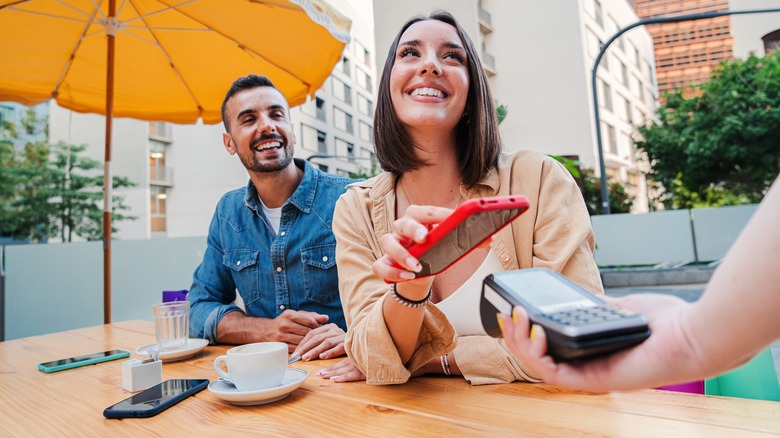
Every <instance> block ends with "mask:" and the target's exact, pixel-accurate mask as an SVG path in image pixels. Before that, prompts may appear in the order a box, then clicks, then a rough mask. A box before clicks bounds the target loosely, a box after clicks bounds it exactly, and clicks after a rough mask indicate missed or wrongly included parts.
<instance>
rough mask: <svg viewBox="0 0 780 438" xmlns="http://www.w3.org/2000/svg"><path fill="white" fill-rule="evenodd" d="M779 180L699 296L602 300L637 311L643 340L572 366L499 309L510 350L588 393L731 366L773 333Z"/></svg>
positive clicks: (777, 331)
mask: <svg viewBox="0 0 780 438" xmlns="http://www.w3.org/2000/svg"><path fill="white" fill-rule="evenodd" d="M778 224H780V178H778V179H777V180H775V182H774V184H773V185H772V188H771V189H770V191H769V193H768V194H767V195H766V197H765V198H764V200H763V201H762V203H761V205H760V206H759V208H758V209H757V211H756V213H755V214H754V215H753V218H752V219H751V220H750V222H749V223H748V225H747V226H746V227H745V229H744V230H743V231H742V233H741V234H740V236H739V238H738V239H737V241H736V242H735V243H734V245H733V246H732V248H731V249H730V250H729V252H728V253H727V254H726V257H725V258H724V260H723V263H722V264H721V265H720V266H719V267H718V269H717V270H716V271H715V274H714V275H713V277H712V279H711V280H710V282H709V284H708V285H707V289H706V290H705V292H704V294H703V295H702V297H701V299H700V300H699V301H697V302H696V303H694V304H687V303H685V302H683V301H682V300H678V299H676V298H673V297H668V296H659V295H652V294H647V295H630V296H627V297H624V298H622V299H609V300H608V301H610V302H611V303H613V304H616V305H618V306H620V307H625V308H627V309H631V310H634V311H636V312H639V313H642V314H644V315H645V316H646V317H647V318H648V320H649V321H650V328H651V330H652V331H653V334H652V335H651V336H650V338H649V339H647V340H646V341H645V342H644V343H642V344H640V345H638V346H636V347H634V348H631V349H629V350H625V351H621V352H619V353H616V354H613V355H610V356H607V357H603V358H598V359H594V360H590V361H587V362H583V363H578V364H576V365H573V364H567V363H555V362H554V361H553V360H552V358H551V357H549V356H546V355H545V352H546V348H547V344H546V336H545V335H544V332H543V330H538V329H539V327H536V328H535V329H534V334H535V336H533V340H531V339H529V332H530V327H529V323H528V318H527V316H526V314H525V312H524V311H523V309H521V308H519V307H518V308H515V313H514V314H513V316H514V320H515V322H513V318H510V317H508V316H506V315H499V318H500V320H501V322H502V324H503V328H504V330H503V333H504V338H505V339H506V341H507V344H508V345H509V347H510V349H511V350H512V352H513V353H514V354H515V355H516V356H517V357H518V358H519V359H520V360H521V361H522V362H523V363H525V364H526V365H527V366H529V368H531V369H530V370H529V371H530V372H531V373H533V374H534V375H536V376H538V377H540V378H542V379H544V380H545V381H546V382H547V383H551V384H555V385H560V386H565V387H569V388H574V389H585V390H591V391H609V390H629V389H640V388H648V387H654V386H659V385H663V384H669V383H679V382H684V381H690V380H695V379H701V378H703V377H709V376H714V375H717V374H720V373H723V372H725V371H728V370H730V369H732V368H735V367H737V366H739V365H741V364H743V363H745V362H746V361H748V360H749V359H750V358H751V357H752V356H754V355H755V354H756V353H758V352H759V351H760V350H761V349H763V348H765V347H766V346H767V345H769V344H770V343H772V342H773V341H774V340H776V339H778V338H780V319H778V318H777V309H779V308H780V269H778V266H777V260H778V259H779V258H780V226H778Z"/></svg>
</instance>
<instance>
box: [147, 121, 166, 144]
mask: <svg viewBox="0 0 780 438" xmlns="http://www.w3.org/2000/svg"><path fill="white" fill-rule="evenodd" d="M171 131H172V130H171V125H170V123H166V122H149V138H154V139H156V140H162V141H167V142H169V143H170V142H171V141H172V134H171Z"/></svg>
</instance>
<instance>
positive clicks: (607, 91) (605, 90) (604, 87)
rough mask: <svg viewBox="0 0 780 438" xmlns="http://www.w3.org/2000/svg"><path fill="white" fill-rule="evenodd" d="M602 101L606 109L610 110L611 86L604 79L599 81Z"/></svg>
mask: <svg viewBox="0 0 780 438" xmlns="http://www.w3.org/2000/svg"><path fill="white" fill-rule="evenodd" d="M601 92H602V94H603V96H602V102H604V108H605V109H606V110H607V111H610V112H611V111H612V87H610V86H609V84H607V83H606V82H604V81H601Z"/></svg>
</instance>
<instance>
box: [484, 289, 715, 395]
mask: <svg viewBox="0 0 780 438" xmlns="http://www.w3.org/2000/svg"><path fill="white" fill-rule="evenodd" d="M604 299H605V301H608V302H609V303H610V304H613V305H616V306H618V307H622V308H625V309H629V310H633V311H635V312H637V313H641V314H642V315H644V316H645V317H646V318H647V319H648V321H649V325H650V329H651V330H652V334H651V336H650V337H649V338H648V339H647V340H645V341H644V342H643V343H641V344H639V345H637V346H635V347H631V348H629V349H627V350H622V351H619V352H617V353H614V354H611V355H609V356H605V357H599V358H595V359H590V360H584V361H577V362H571V363H566V362H560V363H556V362H555V361H554V360H553V358H552V357H550V356H548V355H546V353H547V336H546V334H545V333H544V330H543V329H542V328H541V327H539V326H535V327H534V328H533V330H532V331H531V328H530V327H529V320H528V315H527V313H526V312H525V310H524V309H523V308H522V307H519V306H518V307H515V308H514V310H513V317H510V316H509V315H503V314H499V315H498V318H499V319H500V321H501V323H502V326H503V328H502V332H503V335H504V339H505V340H506V343H507V346H508V347H509V349H510V350H511V351H512V353H513V354H514V355H515V356H516V357H517V358H518V360H519V361H520V362H521V363H522V364H523V369H524V370H525V371H526V372H527V373H528V374H530V375H532V376H534V377H538V378H540V379H542V380H544V381H545V383H549V384H553V385H557V386H563V387H567V388H571V389H582V390H588V391H595V392H606V391H610V390H631V389H641V388H651V387H656V386H660V385H664V384H669V383H680V382H683V381H686V379H687V380H691V379H693V378H696V377H695V375H696V372H695V369H697V368H699V367H698V365H700V364H697V363H696V361H695V360H694V359H693V357H694V354H693V351H694V350H695V348H694V347H695V346H693V345H691V344H692V343H691V342H690V340H689V338H688V336H687V334H686V333H685V330H684V327H685V322H684V319H685V317H686V313H687V310H688V308H689V305H688V303H686V302H685V301H683V300H681V299H679V298H677V297H673V296H669V295H659V294H636V295H628V296H626V297H623V298H619V299H617V298H609V297H604ZM513 320H514V322H513ZM530 332H532V333H531V334H532V336H530V337H529V333H530Z"/></svg>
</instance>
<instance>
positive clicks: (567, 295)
mask: <svg viewBox="0 0 780 438" xmlns="http://www.w3.org/2000/svg"><path fill="white" fill-rule="evenodd" d="M518 305H519V306H522V307H523V308H524V309H525V310H526V312H528V317H529V319H530V320H531V323H532V324H538V325H540V326H542V327H543V328H544V331H545V334H546V335H547V354H549V355H550V356H552V357H553V358H554V359H556V360H560V361H572V360H576V359H583V358H587V357H592V356H597V355H602V354H607V353H611V352H614V351H617V350H620V349H623V348H627V347H630V346H632V345H636V344H639V343H640V342H642V341H644V340H645V339H647V338H648V336H650V329H649V327H648V325H647V320H646V319H645V317H644V316H642V315H640V314H638V313H634V312H631V311H629V310H625V309H621V308H618V307H616V306H612V305H610V304H607V303H605V302H604V301H602V300H600V299H599V298H598V297H597V296H595V295H593V294H592V293H590V292H589V291H587V290H586V289H585V288H583V287H581V286H579V285H578V284H577V283H574V282H573V281H571V280H569V279H568V278H566V277H564V276H563V275H561V274H559V273H557V272H555V271H552V270H550V269H547V268H531V269H517V270H513V271H504V272H497V273H495V274H491V275H488V276H487V277H485V280H484V281H483V285H482V297H481V298H480V315H481V317H482V326H483V327H484V328H485V331H486V332H487V333H488V334H489V335H491V336H493V337H496V338H498V337H501V329H500V328H499V326H498V321H497V319H496V313H499V312H501V313H505V314H508V315H511V313H512V307H514V306H518Z"/></svg>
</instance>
